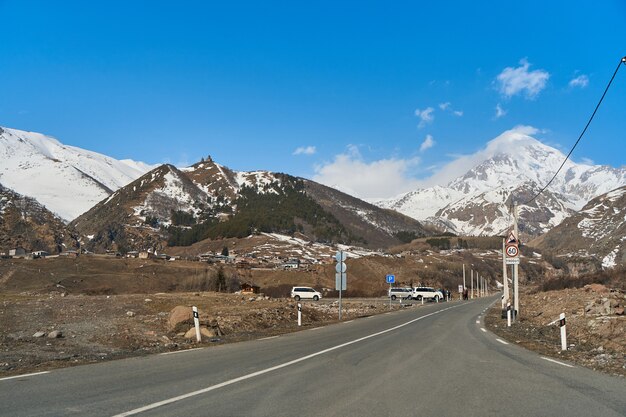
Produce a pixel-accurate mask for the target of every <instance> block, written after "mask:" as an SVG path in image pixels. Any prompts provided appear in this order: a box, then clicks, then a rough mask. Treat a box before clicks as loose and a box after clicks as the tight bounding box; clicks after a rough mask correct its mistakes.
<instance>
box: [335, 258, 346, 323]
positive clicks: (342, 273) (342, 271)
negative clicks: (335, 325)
mask: <svg viewBox="0 0 626 417" xmlns="http://www.w3.org/2000/svg"><path fill="white" fill-rule="evenodd" d="M347 258H348V255H347V254H346V253H345V252H344V251H342V250H340V251H338V252H337V253H336V254H335V260H336V261H337V265H336V266H335V271H336V272H337V273H336V274H335V289H336V290H339V321H341V291H344V290H345V289H346V288H347V286H348V283H347V275H346V270H347V269H348V266H347V265H346V264H345V260H346V259H347Z"/></svg>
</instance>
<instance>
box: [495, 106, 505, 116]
mask: <svg viewBox="0 0 626 417" xmlns="http://www.w3.org/2000/svg"><path fill="white" fill-rule="evenodd" d="M504 115H506V110H504V109H503V108H502V107H501V106H500V103H498V104H496V119H499V118H501V117H502V116H504Z"/></svg>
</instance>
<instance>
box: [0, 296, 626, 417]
mask: <svg viewBox="0 0 626 417" xmlns="http://www.w3.org/2000/svg"><path fill="white" fill-rule="evenodd" d="M494 300H495V298H486V299H479V300H474V301H471V302H459V301H456V302H451V303H440V304H429V305H425V306H416V307H410V308H406V309H404V310H401V311H396V312H393V313H389V314H383V315H378V316H372V317H369V318H362V319H358V320H354V321H351V322H349V323H339V324H335V325H332V326H327V327H324V328H317V329H310V330H304V331H301V332H297V333H292V334H287V335H281V336H280V337H274V338H268V339H263V340H256V341H250V342H243V343H237V344H230V345H221V346H214V347H210V348H204V349H197V350H191V351H187V352H181V353H177V354H170V355H154V356H149V357H143V358H132V359H125V360H120V361H114V362H108V363H102V364H97V365H87V366H79V367H74V368H66V369H60V370H54V371H52V372H50V373H45V374H38V375H32V376H23V377H17V378H12V379H5V380H0V415H2V416H5V415H6V416H130V415H140V416H182V415H184V416H289V415H298V416H353V415H354V416H357V415H358V416H386V415H387V416H417V415H420V416H431V415H433V416H434V415H437V416H441V415H444V416H489V415H494V416H495V415H504V414H508V415H524V416H564V415H567V416H624V415H626V382H625V381H624V379H623V378H617V377H611V376H607V375H604V374H600V373H598V372H594V371H591V370H588V369H584V368H580V367H578V366H572V365H571V364H567V363H558V362H553V361H548V360H546V359H545V358H542V357H541V356H539V355H537V354H535V353H532V352H529V351H526V350H524V349H522V348H520V347H518V346H515V345H514V344H510V343H508V344H507V343H506V342H505V341H503V340H498V338H497V337H496V336H494V335H493V334H491V333H489V332H488V331H486V330H485V329H484V325H483V323H482V314H483V312H484V310H485V309H486V308H487V307H488V305H489V304H490V303H491V302H493V301H494ZM304 313H305V315H304V317H305V320H306V311H305V312H304Z"/></svg>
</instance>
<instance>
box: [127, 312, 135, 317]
mask: <svg viewBox="0 0 626 417" xmlns="http://www.w3.org/2000/svg"><path fill="white" fill-rule="evenodd" d="M126 315H127V316H128V317H135V312H134V311H127V312H126Z"/></svg>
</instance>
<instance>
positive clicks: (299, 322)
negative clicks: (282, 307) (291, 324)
mask: <svg viewBox="0 0 626 417" xmlns="http://www.w3.org/2000/svg"><path fill="white" fill-rule="evenodd" d="M299 326H302V304H300V303H298V327H299Z"/></svg>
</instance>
